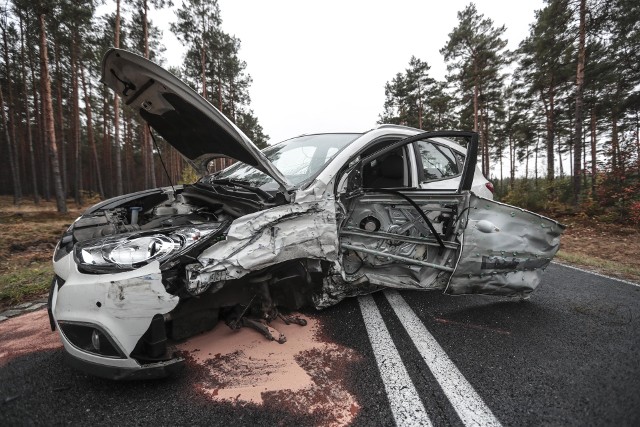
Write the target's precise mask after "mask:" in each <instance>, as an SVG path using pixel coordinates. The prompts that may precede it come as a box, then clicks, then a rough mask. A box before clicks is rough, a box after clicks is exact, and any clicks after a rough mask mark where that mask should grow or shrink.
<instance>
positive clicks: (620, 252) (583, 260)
mask: <svg viewBox="0 0 640 427" xmlns="http://www.w3.org/2000/svg"><path fill="white" fill-rule="evenodd" d="M559 220H560V221H561V222H563V223H564V224H566V225H568V227H567V230H566V231H565V233H564V234H563V235H562V238H561V239H560V252H558V258H559V259H560V260H561V261H564V262H568V263H571V264H576V265H581V266H584V267H588V268H593V269H595V270H596V271H598V272H600V273H603V274H608V275H611V276H616V277H620V278H623V279H627V280H631V281H634V282H640V229H638V228H637V227H633V226H631V225H629V224H617V223H604V222H599V221H598V220H596V219H593V218H587V217H581V216H574V217H566V218H560V219H559Z"/></svg>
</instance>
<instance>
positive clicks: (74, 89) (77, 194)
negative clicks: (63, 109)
mask: <svg viewBox="0 0 640 427" xmlns="http://www.w3.org/2000/svg"><path fill="white" fill-rule="evenodd" d="M78 80H79V79H78V32H77V31H74V34H73V38H72V41H71V85H72V86H71V98H72V102H73V104H72V105H73V111H72V114H71V116H72V118H73V160H74V166H75V167H74V169H75V174H74V192H73V194H74V199H75V202H76V205H77V206H82V187H83V185H82V150H81V147H80V94H79V88H78V86H79V84H78Z"/></svg>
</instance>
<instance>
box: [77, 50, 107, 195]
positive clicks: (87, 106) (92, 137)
mask: <svg viewBox="0 0 640 427" xmlns="http://www.w3.org/2000/svg"><path fill="white" fill-rule="evenodd" d="M79 65H80V77H81V79H82V92H83V93H84V107H85V111H86V114H87V139H88V140H89V147H91V152H92V154H93V163H94V164H95V167H96V169H95V171H96V178H97V181H98V194H99V195H100V197H101V198H104V188H102V172H101V167H102V165H101V164H100V160H99V159H98V149H97V148H96V140H95V135H94V133H93V114H92V111H91V90H90V88H89V89H87V82H86V79H85V77H84V66H83V65H82V61H80V62H79Z"/></svg>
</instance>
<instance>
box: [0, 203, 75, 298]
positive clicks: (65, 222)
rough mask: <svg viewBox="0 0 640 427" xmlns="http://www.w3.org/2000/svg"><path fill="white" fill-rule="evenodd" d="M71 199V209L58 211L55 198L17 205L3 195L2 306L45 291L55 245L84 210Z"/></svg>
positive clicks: (0, 243)
mask: <svg viewBox="0 0 640 427" xmlns="http://www.w3.org/2000/svg"><path fill="white" fill-rule="evenodd" d="M72 203H73V202H70V203H69V206H70V211H69V213H67V214H59V213H58V212H57V211H56V206H55V203H53V202H44V201H43V202H41V203H40V205H39V206H35V205H34V203H33V202H32V201H24V202H23V203H22V204H21V206H14V205H13V199H12V198H11V197H7V196H0V309H2V308H4V307H7V306H11V305H15V304H18V303H20V302H23V301H25V300H29V299H31V298H33V297H36V296H40V295H42V294H44V293H46V291H47V289H48V287H49V284H50V282H51V278H52V277H53V268H52V265H51V257H52V255H53V249H54V248H55V245H56V243H57V242H58V239H60V236H61V235H62V233H63V232H64V230H66V229H67V227H69V225H70V224H71V223H72V222H73V221H74V220H75V219H76V218H77V217H78V216H80V214H81V212H82V211H83V210H84V209H83V208H78V207H76V206H74V205H73V204H72Z"/></svg>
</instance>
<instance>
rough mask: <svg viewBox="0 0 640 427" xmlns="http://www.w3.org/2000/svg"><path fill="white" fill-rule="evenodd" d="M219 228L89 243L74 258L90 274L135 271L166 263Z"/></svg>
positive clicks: (166, 231) (110, 238)
mask: <svg viewBox="0 0 640 427" xmlns="http://www.w3.org/2000/svg"><path fill="white" fill-rule="evenodd" d="M219 228H220V226H219V225H217V224H216V225H198V226H195V227H194V226H191V227H184V228H178V229H172V230H162V231H155V232H146V233H132V234H127V235H122V234H121V235H119V236H110V237H106V238H100V239H94V240H88V241H86V242H82V243H78V244H76V247H75V250H74V256H75V260H76V262H77V263H78V265H79V266H80V268H81V269H82V270H86V271H88V272H93V273H102V272H113V270H121V271H127V270H133V269H135V268H139V267H142V266H143V265H145V264H148V263H149V262H151V261H159V262H163V261H166V260H167V259H169V258H171V257H173V256H175V255H178V254H180V253H182V252H184V251H185V250H188V248H190V247H191V246H193V245H194V244H196V243H198V242H200V241H201V240H202V239H203V238H204V237H206V236H207V235H209V234H211V233H213V232H215V231H216V230H218V229H219Z"/></svg>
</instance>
